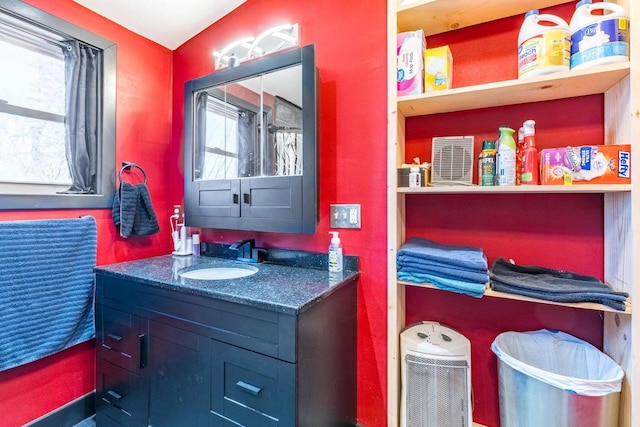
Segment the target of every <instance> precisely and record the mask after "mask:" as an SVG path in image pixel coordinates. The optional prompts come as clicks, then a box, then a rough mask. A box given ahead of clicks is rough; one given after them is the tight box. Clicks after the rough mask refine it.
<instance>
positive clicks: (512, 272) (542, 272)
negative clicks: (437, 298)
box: [490, 258, 629, 310]
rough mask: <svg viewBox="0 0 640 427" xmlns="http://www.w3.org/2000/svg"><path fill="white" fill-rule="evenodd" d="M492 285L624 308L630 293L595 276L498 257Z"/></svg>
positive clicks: (542, 296)
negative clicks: (523, 263)
mask: <svg viewBox="0 0 640 427" xmlns="http://www.w3.org/2000/svg"><path fill="white" fill-rule="evenodd" d="M490 276H491V289H493V290H495V291H499V292H506V293H512V294H517V295H524V296H529V297H533V298H539V299H545V300H549V301H556V302H598V303H601V304H604V305H607V306H609V307H612V308H615V309H617V310H624V309H625V304H624V301H625V300H626V298H627V297H628V296H629V294H628V293H626V292H618V291H615V290H613V289H611V288H610V287H609V286H607V285H605V284H604V283H602V282H601V281H600V280H598V279H597V278H595V277H591V276H585V275H581V274H577V273H572V272H570V271H562V270H553V269H550V268H546V267H539V266H522V265H516V264H512V263H510V262H508V261H507V260H505V259H503V258H498V259H496V260H495V261H494V263H493V265H492V266H491V274H490Z"/></svg>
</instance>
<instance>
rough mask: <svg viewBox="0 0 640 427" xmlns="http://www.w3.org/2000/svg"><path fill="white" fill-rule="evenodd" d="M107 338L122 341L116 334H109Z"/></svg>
mask: <svg viewBox="0 0 640 427" xmlns="http://www.w3.org/2000/svg"><path fill="white" fill-rule="evenodd" d="M107 336H108V337H109V338H111V339H112V340H114V341H122V339H123V338H122V337H121V336H120V335H118V334H109V335H107Z"/></svg>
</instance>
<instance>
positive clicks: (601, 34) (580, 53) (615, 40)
mask: <svg viewBox="0 0 640 427" xmlns="http://www.w3.org/2000/svg"><path fill="white" fill-rule="evenodd" d="M569 29H570V31H571V69H572V70H581V69H584V68H590V67H593V66H596V65H603V64H610V63H613V62H626V61H628V60H629V19H628V17H627V13H626V11H625V10H624V8H623V7H622V6H620V5H618V4H615V3H609V2H599V3H594V4H591V0H582V1H580V2H578V4H577V5H576V10H575V12H574V13H573V17H572V18H571V24H570V25H569Z"/></svg>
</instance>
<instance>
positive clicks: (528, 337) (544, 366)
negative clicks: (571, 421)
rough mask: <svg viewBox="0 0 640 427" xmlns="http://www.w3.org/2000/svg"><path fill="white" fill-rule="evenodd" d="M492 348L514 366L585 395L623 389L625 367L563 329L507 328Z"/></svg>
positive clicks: (534, 376) (605, 393) (497, 354)
mask: <svg viewBox="0 0 640 427" xmlns="http://www.w3.org/2000/svg"><path fill="white" fill-rule="evenodd" d="M491 350H492V351H493V352H494V353H495V354H496V356H498V358H499V359H500V360H501V361H503V362H504V363H506V364H507V365H509V366H510V367H511V368H513V369H515V370H517V371H520V372H522V373H524V374H526V375H528V376H531V377H533V378H536V379H538V380H540V381H542V382H544V383H546V384H549V385H552V386H554V387H557V388H559V389H561V390H564V391H568V392H570V393H577V394H579V395H583V396H605V395H607V394H611V393H617V392H620V389H621V386H622V378H623V377H624V371H623V370H622V368H621V367H620V366H619V365H618V364H617V363H616V362H614V361H613V359H611V358H610V357H609V356H607V355H606V354H604V353H602V352H601V351H600V350H598V349H597V348H596V347H594V346H592V345H591V344H589V343H587V342H585V341H582V340H580V339H578V338H576V337H574V336H572V335H569V334H567V333H564V332H560V331H550V330H547V329H541V330H539V331H532V332H503V333H501V334H500V335H498V336H497V337H496V339H495V340H494V341H493V343H492V344H491Z"/></svg>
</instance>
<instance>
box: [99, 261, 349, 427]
mask: <svg viewBox="0 0 640 427" xmlns="http://www.w3.org/2000/svg"><path fill="white" fill-rule="evenodd" d="M356 277H357V276H353V277H352V278H351V279H350V280H348V281H347V282H348V283H343V284H341V286H339V287H338V289H335V290H332V291H331V292H329V293H327V295H321V296H320V297H319V298H316V299H315V301H313V303H312V304H308V305H307V306H306V307H304V309H303V310H298V309H293V308H292V307H284V308H282V307H281V308H278V307H277V306H272V307H269V305H268V304H267V305H265V306H260V304H258V305H256V304H250V303H243V302H242V301H228V300H224V299H220V298H215V297H212V296H207V295H203V293H202V292H200V293H198V292H195V293H194V292H190V291H189V290H191V291H193V289H191V288H189V289H188V290H186V291H184V290H181V289H179V288H175V287H174V288H171V287H168V286H167V287H163V286H158V285H157V284H152V283H145V282H144V281H140V280H136V279H135V278H131V279H129V278H126V277H116V276H112V275H110V274H105V272H101V271H100V270H99V269H98V270H97V274H96V303H97V304H96V334H97V364H96V375H97V387H96V405H97V406H96V412H97V414H96V421H97V425H98V427H102V426H153V427H162V426H167V427H168V426H171V427H175V426H220V427H223V426H224V427H231V426H247V427H253V426H255V427H270V426H273V427H284V426H292V427H293V426H305V427H306V426H319V427H320V426H323V427H324V426H346V425H354V424H355V416H356V283H355V282H356ZM292 292H295V290H294V289H292Z"/></svg>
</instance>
